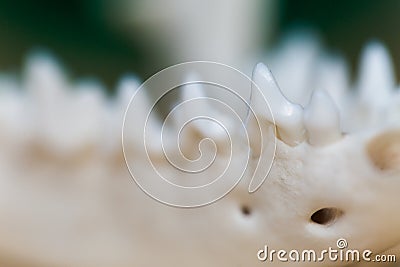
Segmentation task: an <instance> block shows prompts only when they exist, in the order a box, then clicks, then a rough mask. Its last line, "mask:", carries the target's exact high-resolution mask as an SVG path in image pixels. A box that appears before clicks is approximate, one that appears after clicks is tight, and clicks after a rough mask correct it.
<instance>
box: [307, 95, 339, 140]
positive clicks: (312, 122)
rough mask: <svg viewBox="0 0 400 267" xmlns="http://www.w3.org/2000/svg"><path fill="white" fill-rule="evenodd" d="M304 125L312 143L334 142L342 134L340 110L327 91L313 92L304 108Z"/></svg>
mask: <svg viewBox="0 0 400 267" xmlns="http://www.w3.org/2000/svg"><path fill="white" fill-rule="evenodd" d="M304 126H305V128H306V129H307V132H308V137H309V143H310V144H312V145H324V144H327V143H332V142H333V141H335V140H337V139H338V138H339V137H340V136H341V131H340V119H339V111H338V110H337V108H336V105H335V103H334V102H333V100H332V98H331V97H330V96H329V94H328V93H327V92H326V91H324V90H315V91H314V92H313V94H312V97H311V100H310V103H309V105H308V106H307V107H306V108H305V110H304Z"/></svg>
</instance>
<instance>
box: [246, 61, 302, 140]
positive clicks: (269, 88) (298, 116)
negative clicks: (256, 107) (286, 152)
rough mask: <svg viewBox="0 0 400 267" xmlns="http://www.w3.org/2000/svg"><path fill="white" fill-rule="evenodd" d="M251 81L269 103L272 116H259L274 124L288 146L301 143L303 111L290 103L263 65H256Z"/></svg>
mask: <svg viewBox="0 0 400 267" xmlns="http://www.w3.org/2000/svg"><path fill="white" fill-rule="evenodd" d="M253 81H254V83H255V84H256V85H257V87H258V88H259V89H260V90H261V94H262V95H263V96H264V97H265V99H266V101H267V102H268V103H269V106H270V108H271V112H272V114H269V113H268V112H267V113H265V112H264V113H265V114H261V115H262V116H265V118H266V119H267V120H268V121H270V122H271V123H276V125H277V127H278V130H277V131H278V135H279V138H280V139H281V140H282V141H284V142H285V143H287V144H289V145H293V144H298V143H300V142H301V141H303V135H304V130H303V122H302V112H303V109H302V107H301V106H300V105H297V104H294V103H292V102H290V101H289V100H288V99H287V98H286V97H285V96H284V94H283V93H282V91H281V90H280V88H279V86H278V84H277V83H276V81H275V79H274V77H273V75H272V73H271V71H270V70H269V69H268V67H267V66H266V65H264V64H263V63H258V64H257V65H256V67H255V69H254V72H253Z"/></svg>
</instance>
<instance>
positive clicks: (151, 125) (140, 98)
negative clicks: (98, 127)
mask: <svg viewBox="0 0 400 267" xmlns="http://www.w3.org/2000/svg"><path fill="white" fill-rule="evenodd" d="M139 86H140V83H139V81H138V79H137V78H136V77H134V76H126V77H124V78H122V79H121V81H120V83H119V85H118V89H117V99H116V100H117V105H118V107H117V109H118V110H119V112H117V116H118V120H117V121H118V122H120V123H121V125H122V121H123V117H124V114H125V111H126V110H127V108H128V105H129V104H130V103H131V102H130V101H131V99H132V97H133V96H135V97H134V100H135V101H134V103H133V104H132V103H131V105H135V111H136V112H135V114H134V115H133V116H134V117H135V118H139V119H140V120H141V122H143V123H146V131H145V133H146V136H145V138H146V140H151V142H146V148H147V149H148V152H150V153H153V154H157V153H158V152H159V150H160V149H161V145H160V142H161V138H160V137H161V124H160V122H159V121H158V119H157V118H156V117H155V111H154V110H153V111H152V112H151V108H152V105H151V102H150V99H149V96H148V94H147V92H146V89H145V88H142V87H141V88H140V90H139ZM150 112H151V113H150ZM130 113H131V112H130ZM148 115H149V116H148ZM146 118H147V121H146ZM140 125H142V124H140ZM124 129H125V132H124V135H125V136H127V137H128V138H127V139H126V140H127V141H130V142H131V143H132V144H133V145H134V146H135V145H139V146H142V145H143V131H144V128H143V127H138V125H137V124H135V123H132V122H130V121H129V119H127V120H126V121H125V126H124Z"/></svg>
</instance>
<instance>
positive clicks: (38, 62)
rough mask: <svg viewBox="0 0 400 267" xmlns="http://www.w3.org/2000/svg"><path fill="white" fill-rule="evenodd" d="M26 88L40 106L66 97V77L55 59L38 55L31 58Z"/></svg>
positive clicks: (28, 63)
mask: <svg viewBox="0 0 400 267" xmlns="http://www.w3.org/2000/svg"><path fill="white" fill-rule="evenodd" d="M25 82H26V87H27V88H28V90H29V92H30V93H31V94H32V96H33V97H34V99H35V100H36V101H38V102H39V103H38V104H39V106H42V105H50V103H51V102H54V101H55V100H59V99H61V98H63V97H64V93H65V88H66V87H67V84H66V77H65V75H64V71H63V70H62V69H61V68H60V66H59V64H58V63H57V62H56V60H55V59H54V58H52V57H51V56H50V55H48V54H44V53H37V54H34V55H32V56H30V57H29V58H28V60H27V63H26V70H25Z"/></svg>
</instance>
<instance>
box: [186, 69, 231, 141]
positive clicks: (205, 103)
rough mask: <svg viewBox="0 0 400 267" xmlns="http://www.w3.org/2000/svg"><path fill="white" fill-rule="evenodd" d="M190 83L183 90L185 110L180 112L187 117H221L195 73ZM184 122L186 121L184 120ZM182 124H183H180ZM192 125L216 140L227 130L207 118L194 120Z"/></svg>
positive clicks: (203, 134)
mask: <svg viewBox="0 0 400 267" xmlns="http://www.w3.org/2000/svg"><path fill="white" fill-rule="evenodd" d="M189 80H190V81H191V83H190V84H188V85H185V86H184V89H183V90H182V91H183V92H182V101H183V102H185V101H187V102H186V103H184V104H183V110H182V111H179V113H180V114H182V115H183V116H185V119H186V120H187V119H192V118H195V117H198V116H204V117H209V118H211V119H217V120H218V118H219V117H220V114H219V112H218V110H216V109H215V107H213V105H212V104H211V103H215V102H213V101H214V100H212V99H210V98H207V96H206V93H205V90H204V86H203V84H201V83H200V82H196V80H198V79H196V77H195V76H194V75H192V76H190V79H189ZM182 123H184V121H182ZM180 126H182V125H180ZM191 127H194V129H196V130H197V131H198V132H199V133H200V134H201V135H202V136H211V137H213V138H215V139H216V140H218V139H220V138H224V137H225V132H224V130H223V128H222V127H221V126H219V125H218V124H217V123H216V122H215V121H211V120H207V119H204V118H203V119H198V120H194V121H193V122H192V123H191Z"/></svg>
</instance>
